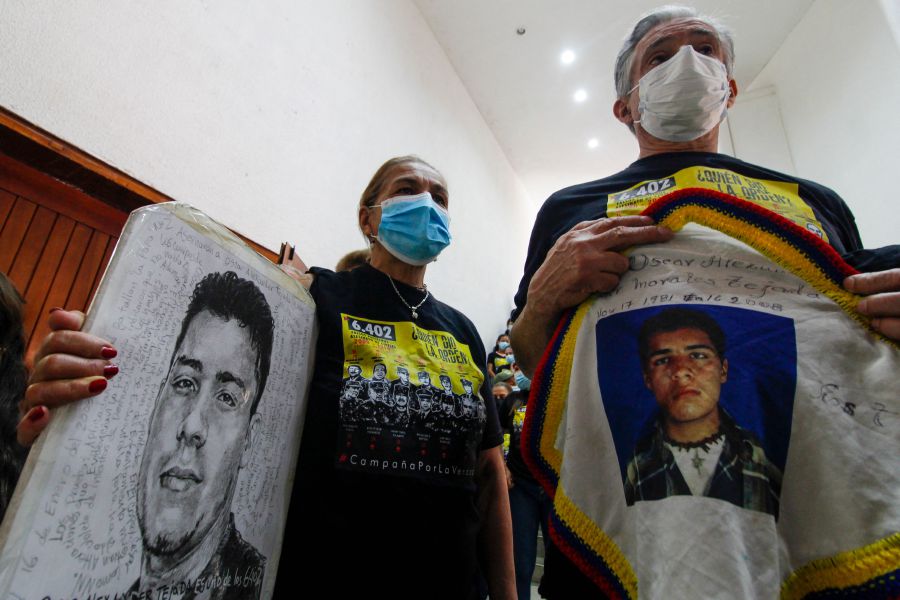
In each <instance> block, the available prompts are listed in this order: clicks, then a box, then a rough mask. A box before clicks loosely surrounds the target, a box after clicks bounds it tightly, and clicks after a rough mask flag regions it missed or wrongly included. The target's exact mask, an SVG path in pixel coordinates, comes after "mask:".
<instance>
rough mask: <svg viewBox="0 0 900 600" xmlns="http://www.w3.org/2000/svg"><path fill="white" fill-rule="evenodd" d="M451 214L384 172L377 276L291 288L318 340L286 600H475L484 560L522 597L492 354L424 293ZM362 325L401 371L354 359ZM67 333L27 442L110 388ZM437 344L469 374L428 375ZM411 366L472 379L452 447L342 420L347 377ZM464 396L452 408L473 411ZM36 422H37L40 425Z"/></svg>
mask: <svg viewBox="0 0 900 600" xmlns="http://www.w3.org/2000/svg"><path fill="white" fill-rule="evenodd" d="M448 204H449V195H448V192H447V184H446V182H445V181H444V178H443V176H442V175H441V174H440V173H439V172H438V171H437V170H436V169H435V168H434V167H432V166H431V165H429V164H428V163H426V162H425V161H423V160H422V159H420V158H418V157H415V156H403V157H398V158H393V159H391V160H388V161H387V162H386V163H384V164H383V165H382V166H381V167H380V168H379V169H378V170H377V171H376V172H375V175H374V176H373V177H372V180H371V181H370V182H369V185H368V186H367V187H366V189H365V191H364V192H363V194H362V198H361V200H360V203H359V209H358V223H359V227H360V229H361V230H362V232H363V234H364V235H365V236H366V238H367V239H368V240H369V241H370V242H371V251H372V254H371V259H370V261H369V263H367V264H364V265H362V266H360V267H357V268H356V269H353V270H350V271H346V272H343V273H335V272H332V271H329V270H327V269H320V268H313V269H311V270H310V272H309V273H306V274H299V273H296V272H294V273H292V274H293V275H294V276H295V277H296V278H297V279H298V280H300V281H301V282H303V283H304V285H308V286H309V290H310V293H311V294H312V296H313V298H314V300H315V301H316V317H317V320H318V323H319V335H318V339H317V342H316V352H315V357H316V359H315V361H316V362H315V366H314V371H313V376H312V382H311V385H310V391H309V399H308V405H307V415H306V421H305V426H304V428H303V438H302V440H301V448H300V458H299V460H298V466H297V472H296V475H295V478H294V490H293V493H292V496H291V507H290V511H289V514H288V522H287V526H286V530H285V536H284V546H283V547H282V551H281V552H282V553H281V561H280V563H279V573H278V577H277V579H276V587H275V593H274V597H276V598H289V597H293V596H296V595H297V586H298V580H297V574H298V573H301V574H304V576H303V578H302V579H303V581H302V585H303V586H305V587H309V588H310V589H312V588H316V589H322V590H323V594H324V596H326V597H329V598H363V597H366V598H397V599H401V598H402V599H413V598H423V597H427V598H432V599H446V600H458V599H465V598H474V597H475V595H476V564H477V561H478V557H479V556H480V557H481V565H480V566H481V570H482V572H483V573H484V574H485V578H486V580H487V582H488V586H489V589H490V594H491V598H496V599H503V600H512V599H513V598H514V597H515V581H514V574H513V560H512V534H511V525H510V516H509V502H508V498H507V485H506V473H505V467H504V463H503V454H502V451H501V442H502V432H501V430H500V425H499V422H498V419H497V412H496V405H495V403H494V402H493V401H492V397H491V395H490V387H489V385H488V383H489V381H490V380H489V379H488V377H487V375H486V373H485V372H484V369H483V365H485V362H486V361H485V356H484V346H483V345H482V342H481V337H480V336H479V334H478V332H477V331H476V330H475V327H474V325H472V323H471V322H470V321H469V320H468V319H467V318H466V317H465V316H464V315H463V314H462V313H460V312H459V311H457V310H455V309H453V308H451V307H450V306H447V305H446V304H444V303H442V302H440V301H439V300H437V299H436V298H435V297H434V296H433V295H432V294H431V292H430V291H429V290H428V288H427V287H426V286H425V269H426V267H427V265H428V263H430V262H432V261H434V260H435V259H436V258H437V256H438V254H440V252H441V251H442V250H443V249H444V248H445V247H446V246H447V245H448V244H449V243H450V234H449V217H448V212H447V209H448ZM286 270H287V271H288V272H289V273H290V272H291V269H290V268H287V269H286ZM351 320H352V321H355V322H356V323H357V324H359V323H361V322H362V323H369V322H372V321H375V322H377V323H378V324H379V325H380V327H379V330H380V331H382V332H383V333H382V334H380V335H381V336H382V343H387V342H388V341H391V342H393V343H395V345H394V350H392V351H391V352H390V357H389V359H388V358H386V357H384V356H381V355H380V354H379V352H380V348H381V345H380V344H375V343H372V344H369V345H367V346H366V347H363V346H359V345H356V344H354V343H353V342H354V341H355V339H356V338H353V336H352V335H350V333H349V329H348V327H347V326H345V325H346V324H347V323H348V322H349V321H351ZM82 323H83V315H81V314H80V313H72V312H66V311H56V312H54V313H53V314H51V316H50V325H51V328H52V329H54V330H61V329H68V330H78V329H80V328H81V325H82ZM372 331H375V329H374V328H373V329H372ZM422 332H426V333H427V335H421V334H422ZM65 333H66V335H65V336H58V335H57V336H54V337H53V341H52V343H48V342H47V341H45V343H44V345H43V346H42V350H41V351H39V352H38V356H37V358H36V360H35V365H36V366H35V371H34V374H33V376H32V378H31V384H32V385H31V386H30V387H29V391H28V393H27V395H26V400H25V403H24V410H25V413H26V414H25V418H24V419H23V420H22V421H21V422H20V425H19V431H18V435H19V438H20V440H22V441H24V442H27V443H31V441H33V440H34V438H35V437H36V435H38V433H39V432H40V430H41V429H42V428H43V426H45V425H46V424H47V422H48V419H47V418H46V416H45V412H44V411H46V405H50V406H58V405H60V404H63V403H66V402H72V401H75V400H78V399H81V398H85V397H89V396H93V395H96V394H97V393H99V392H98V391H96V388H97V386H96V385H92V383H93V382H94V381H96V380H101V379H103V376H102V373H103V368H104V367H105V366H107V364H108V361H107V360H104V359H105V358H107V357H108V356H110V355H112V354H114V351H113V350H114V349H112V348H111V346H110V344H109V342H107V341H105V340H101V339H99V338H95V337H93V336H89V335H87V334H84V333H80V332H77V331H69V332H65ZM356 333H358V332H357V331H354V334H356ZM51 335H53V334H51ZM373 335H374V334H373ZM376 337H377V336H376ZM48 339H50V338H48ZM429 343H430V344H434V343H438V344H441V347H442V348H455V349H456V351H457V352H458V353H468V356H466V359H467V362H466V363H465V364H467V365H469V366H468V367H465V366H463V367H462V368H460V364H461V363H460V362H454V363H453V364H450V363H449V362H446V361H444V360H443V359H442V358H441V357H439V356H438V357H434V359H433V361H431V362H429V361H428V360H427V359H425V358H424V357H426V356H429V354H428V352H427V350H428V349H427V348H424V347H423V345H424V344H429ZM404 353H406V354H404ZM54 354H55V355H56V356H54ZM60 354H66V355H69V356H59V355H60ZM435 354H438V353H435ZM60 362H62V363H63V364H66V365H68V366H67V368H66V369H65V370H64V371H60V370H59V368H58V367H56V366H55V365H58V364H60ZM445 362H446V364H445ZM410 364H416V365H417V366H420V367H421V369H422V370H421V371H420V372H419V379H420V381H422V380H423V375H425V378H424V381H425V382H424V383H422V384H421V385H424V386H429V383H428V377H427V373H428V371H432V372H434V373H440V372H442V371H447V372H453V373H455V374H458V375H459V376H460V378H465V380H466V381H467V382H468V383H469V385H470V386H471V389H472V390H473V391H477V392H478V396H480V397H477V400H476V399H475V398H473V399H472V400H474V401H476V402H477V404H478V406H477V407H476V410H475V413H476V415H478V418H476V419H468V420H466V421H465V422H464V423H462V424H461V426H460V427H459V428H458V429H457V430H454V431H453V432H452V433H451V434H446V435H445V434H443V433H441V434H440V436H439V434H437V433H433V432H429V430H428V429H426V428H421V427H420V425H419V421H418V420H409V421H408V422H407V424H406V426H405V427H404V426H403V425H401V424H399V423H398V424H393V425H392V426H391V427H390V428H389V429H388V430H386V432H387V433H383V434H382V435H378V434H377V433H375V434H371V433H370V430H369V428H367V427H358V425H359V423H357V422H348V421H350V420H353V419H357V417H356V416H355V415H354V414H349V415H348V414H342V413H341V412H340V410H339V409H340V399H341V388H342V378H343V377H344V374H345V373H351V377H352V376H354V375H353V373H354V372H355V373H356V374H357V375H359V376H361V377H366V378H369V377H372V376H373V374H374V373H375V371H376V369H377V371H378V374H379V376H380V375H381V374H382V371H384V373H385V374H386V376H387V378H388V379H393V378H395V376H396V375H397V374H398V373H403V372H404V370H405V371H406V372H407V374H408V371H409V370H408V368H407V367H405V366H403V365H410ZM376 365H377V366H376ZM473 383H474V385H472V384H473ZM459 385H460V387H459V388H458V389H455V393H456V394H458V395H462V394H463V393H465V392H464V390H465V388H464V387H463V386H462V384H459ZM451 386H452V382H451ZM102 387H105V385H104V386H102ZM92 389H93V390H95V391H93V392H92V391H91V390H92ZM482 406H483V407H484V408H483V409H482ZM33 411H41V416H42V418H40V419H38V420H37V423H38V424H37V425H35V424H34V421H33V420H30V418H29V415H30V414H32V412H33ZM372 427H374V426H372ZM401 429H404V431H401ZM360 431H361V432H362V433H361V434H359V435H357V434H356V433H354V432H360ZM388 456H389V457H390V460H388V459H387V457H388ZM426 466H427V468H426ZM438 467H440V468H438ZM476 547H477V548H478V550H477V551H476ZM397 565H402V566H403V569H402V572H401V571H398V569H397Z"/></svg>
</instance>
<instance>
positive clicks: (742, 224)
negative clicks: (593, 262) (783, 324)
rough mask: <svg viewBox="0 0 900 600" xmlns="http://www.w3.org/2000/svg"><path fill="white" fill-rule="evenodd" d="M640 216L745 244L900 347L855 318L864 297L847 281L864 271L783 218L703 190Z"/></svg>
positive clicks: (677, 195)
mask: <svg viewBox="0 0 900 600" xmlns="http://www.w3.org/2000/svg"><path fill="white" fill-rule="evenodd" d="M641 214H643V215H645V216H648V217H651V218H653V220H654V221H656V222H657V223H658V224H659V225H665V226H666V227H669V228H670V229H672V230H674V231H678V230H680V229H681V228H682V227H684V225H685V224H687V223H688V222H694V223H699V224H701V225H705V226H707V227H710V228H712V229H715V230H717V231H721V232H722V233H724V234H726V235H728V236H730V237H732V238H734V239H736V240H740V241H742V242H744V243H745V244H747V245H748V246H750V247H751V248H753V249H755V250H756V251H758V252H759V253H760V254H762V255H764V256H765V257H766V258H768V259H769V260H771V261H772V262H774V263H776V264H777V265H779V266H781V267H783V268H784V269H786V270H787V271H789V272H791V273H793V274H794V275H797V276H798V277H800V278H801V279H803V280H804V281H806V282H807V283H809V284H810V285H812V286H813V288H815V289H816V290H817V291H819V292H821V293H822V294H824V295H825V296H827V297H828V298H830V299H831V300H833V301H834V302H835V303H836V304H837V305H838V306H840V307H841V308H842V309H843V310H844V312H845V313H846V314H847V315H848V316H849V317H850V318H851V319H853V320H854V321H856V322H858V323H859V324H861V325H862V326H864V327H865V328H866V329H868V330H869V331H870V332H871V333H872V334H873V335H875V336H876V337H878V338H880V339H881V340H882V341H885V342H887V343H889V344H891V345H892V346H895V347H900V345H898V344H897V343H896V342H894V341H893V340H889V339H887V338H885V337H884V336H882V335H881V334H879V333H878V332H876V331H874V330H873V329H872V328H871V319H869V318H867V317H864V316H862V315H861V314H859V313H858V312H856V307H857V305H858V304H859V301H860V300H861V299H862V296H857V295H855V294H853V293H851V292H848V291H847V290H845V289H844V288H843V282H844V279H846V278H847V277H849V276H850V275H856V274H857V273H859V271H857V270H856V269H854V268H853V267H851V266H850V265H848V264H847V263H846V262H845V261H844V259H843V258H841V256H840V254H838V253H837V251H836V250H835V249H834V248H832V247H831V245H830V244H828V242H826V241H825V240H823V239H822V238H820V237H819V236H817V235H815V234H814V233H812V232H810V231H808V230H806V229H804V228H802V227H800V226H799V225H797V224H795V223H794V222H792V221H790V220H788V219H786V218H784V217H782V216H781V215H779V214H777V213H774V212H772V211H770V210H768V209H765V208H763V207H761V206H759V205H757V204H754V203H752V202H748V201H747V200H743V199H741V198H737V197H735V196H730V195H728V194H723V193H722V192H717V191H714V190H707V189H703V188H685V189H681V190H677V191H675V192H672V193H670V194H667V195H665V196H662V197H660V198H659V199H657V200H656V201H655V202H653V203H652V204H651V205H650V206H648V207H647V208H646V209H645V210H644V211H643V212H642V213H641Z"/></svg>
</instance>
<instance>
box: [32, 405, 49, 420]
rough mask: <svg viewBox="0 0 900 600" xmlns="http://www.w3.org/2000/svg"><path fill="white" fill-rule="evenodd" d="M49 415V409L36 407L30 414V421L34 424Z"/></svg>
mask: <svg viewBox="0 0 900 600" xmlns="http://www.w3.org/2000/svg"><path fill="white" fill-rule="evenodd" d="M46 414H47V409H46V408H45V407H43V406H35V407H34V408H32V409H31V412H30V413H28V420H29V421H31V422H32V423H36V422H38V421H40V420H41V419H43V418H44V415H46Z"/></svg>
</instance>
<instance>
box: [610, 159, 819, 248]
mask: <svg viewBox="0 0 900 600" xmlns="http://www.w3.org/2000/svg"><path fill="white" fill-rule="evenodd" d="M690 187H695V188H704V189H708V190H715V191H717V192H723V193H725V194H730V195H732V196H737V197H738V198H742V199H744V200H747V201H749V202H753V203H754V204H758V205H759V206H762V207H763V208H767V209H769V210H771V211H772V212H775V213H778V214H779V215H781V216H783V217H784V218H786V219H788V220H790V221H791V222H793V223H796V224H797V225H799V226H800V227H803V228H805V229H807V230H808V231H811V232H812V233H814V234H816V235H817V236H819V237H820V238H822V239H823V240H825V241H828V238H827V236H826V235H825V230H824V229H823V227H822V224H821V223H819V221H818V220H817V219H816V216H815V215H814V214H813V211H812V209H811V208H810V207H809V205H807V204H806V202H804V201H803V200H802V199H801V198H800V193H799V186H798V185H797V184H796V183H789V182H785V181H770V180H767V179H753V178H752V177H747V176H745V175H739V174H737V173H735V172H733V171H729V170H727V169H714V168H712V167H688V168H686V169H682V170H680V171H678V172H677V173H674V174H673V175H670V176H669V177H663V178H662V179H655V180H651V181H642V182H641V183H638V184H637V185H635V186H632V187H630V188H628V189H627V190H623V191H621V192H617V193H614V194H610V195H609V198H608V200H607V206H606V213H607V214H608V215H609V216H610V217H619V216H623V215H636V214H639V213H640V212H641V211H642V210H644V209H645V208H647V206H649V205H650V203H651V202H653V201H654V200H656V199H657V198H659V197H660V196H663V195H665V194H668V193H670V192H673V191H675V190H679V189H683V188H690Z"/></svg>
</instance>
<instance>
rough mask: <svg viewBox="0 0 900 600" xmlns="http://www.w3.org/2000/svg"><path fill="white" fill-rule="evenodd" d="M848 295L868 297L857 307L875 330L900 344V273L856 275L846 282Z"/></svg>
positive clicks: (896, 271) (890, 271) (886, 272)
mask: <svg viewBox="0 0 900 600" xmlns="http://www.w3.org/2000/svg"><path fill="white" fill-rule="evenodd" d="M844 288H846V290H847V291H848V292H853V293H854V294H860V295H863V296H868V297H867V298H864V299H863V300H862V301H861V302H860V303H859V306H857V308H856V310H857V311H858V312H859V314H861V315H864V316H866V317H871V319H872V329H874V330H875V331H877V332H878V333H880V334H882V335H883V336H885V337H887V338H890V339H892V340H894V341H900V269H890V270H888V271H876V272H874V273H862V274H860V275H853V276H851V277H848V278H847V279H845V280H844Z"/></svg>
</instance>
